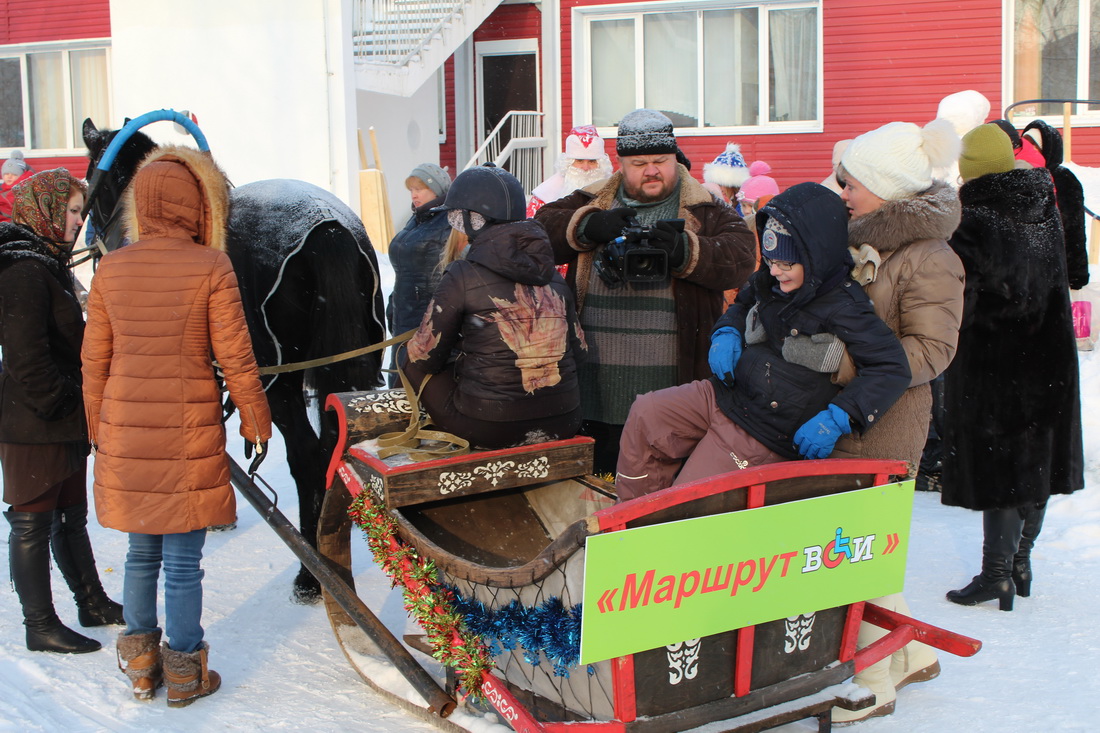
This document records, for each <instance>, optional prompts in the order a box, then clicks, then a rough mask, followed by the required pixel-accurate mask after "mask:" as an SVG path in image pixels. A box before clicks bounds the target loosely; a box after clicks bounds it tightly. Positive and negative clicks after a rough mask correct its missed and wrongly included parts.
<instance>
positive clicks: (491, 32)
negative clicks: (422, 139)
mask: <svg viewBox="0 0 1100 733" xmlns="http://www.w3.org/2000/svg"><path fill="white" fill-rule="evenodd" d="M518 38H534V39H536V40H537V41H538V47H539V59H540V61H539V63H540V66H541V63H542V62H541V59H542V11H541V10H539V7H538V6H537V5H534V4H533V3H524V4H521V5H501V6H499V7H498V8H497V9H496V10H494V11H493V12H492V14H491V15H490V16H489V17H488V18H486V20H485V22H484V23H482V24H481V26H479V27H478V29H477V30H476V31H474V38H473V40H474V43H478V42H480V41H510V40H515V39H518ZM444 68H445V72H444V73H445V79H446V82H445V86H446V91H445V96H446V102H447V112H446V119H447V142H446V143H444V144H443V145H440V146H439V164H440V165H441V166H444V167H446V166H450V168H449V169H448V170H450V171H451V172H452V175H458V173H459V169H458V167H457V166H458V165H465V164H466V161H465V160H463V161H456V160H455V157H456V156H455V126H454V125H455V107H454V102H455V85H454V58H453V57H452V58H450V59H448V60H447V63H446V66H445V67H444ZM469 106H470V108H471V109H472V114H474V115H476V114H477V110H476V109H473V108H474V107H476V102H475V100H473V99H471V100H469Z"/></svg>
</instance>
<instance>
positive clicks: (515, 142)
mask: <svg viewBox="0 0 1100 733" xmlns="http://www.w3.org/2000/svg"><path fill="white" fill-rule="evenodd" d="M505 129H507V130H508V133H509V134H508V138H507V142H504V135H503V134H502V130H505ZM546 144H547V142H546V138H545V137H543V136H542V112H531V111H515V110H513V111H511V112H509V113H508V114H506V115H504V117H502V118H501V120H500V122H498V123H497V124H496V127H494V128H493V131H492V132H490V133H489V135H488V136H487V137H486V138H485V142H483V143H482V144H481V147H480V148H478V149H477V152H475V153H474V155H473V157H472V158H470V160H469V161H468V162H467V163H466V166H465V167H464V168H463V170H465V169H466V168H472V167H474V166H477V165H482V164H484V163H492V164H493V165H496V166H499V167H501V168H504V169H506V170H507V171H508V172H509V173H511V174H512V175H513V176H515V177H516V178H518V179H519V181H520V183H522V184H523V190H524V191H525V192H526V193H530V192H531V189H533V188H534V187H535V186H537V185H539V183H541V182H542V179H543V178H545V176H544V174H543V149H544V148H545V147H546Z"/></svg>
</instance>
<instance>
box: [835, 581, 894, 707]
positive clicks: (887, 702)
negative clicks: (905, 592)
mask: <svg viewBox="0 0 1100 733" xmlns="http://www.w3.org/2000/svg"><path fill="white" fill-rule="evenodd" d="M899 597H900V594H897V593H895V594H894V595H890V596H883V597H882V598H876V599H874V600H872V601H871V603H874V604H875V605H877V606H882V607H883V608H885V609H887V610H890V611H892V610H894V608H895V604H896V600H897V598H899ZM888 633H889V632H888V631H887V630H886V629H884V628H882V627H880V626H875V625H874V624H872V623H868V622H866V621H863V622H862V623H860V625H859V634H858V635H857V636H856V647H857V648H858V649H863V648H864V647H867V646H870V645H871V644H873V643H874V642H876V641H878V640H879V639H881V638H882V637H884V636H886V634H888ZM891 662H892V657H885V658H883V659H880V660H879V661H877V662H875V663H874V664H872V665H870V666H869V667H867V668H866V669H864V670H863V671H861V672H857V673H856V675H855V677H854V678H853V679H852V681H853V682H855V683H856V684H857V685H859V686H860V687H864V688H866V689H868V690H870V691H871V692H873V693H875V704H874V705H872V706H871V707H869V708H864V709H863V710H845V709H844V708H839V707H834V708H833V715H832V718H833V725H835V726H838V727H840V726H845V725H851V724H852V723H858V722H859V721H861V720H866V719H867V718H877V717H880V716H883V715H890V714H891V713H893V712H894V704H895V703H894V701H895V700H896V699H897V696H898V695H897V689H895V687H894V682H893V680H892V679H891V677H890V664H891Z"/></svg>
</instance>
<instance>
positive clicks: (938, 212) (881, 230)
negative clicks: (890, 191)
mask: <svg viewBox="0 0 1100 733" xmlns="http://www.w3.org/2000/svg"><path fill="white" fill-rule="evenodd" d="M961 218H962V205H961V204H960V203H959V195H958V194H957V193H956V192H955V189H953V188H952V187H951V186H948V185H947V184H946V183H943V182H941V181H937V182H936V183H935V184H933V185H932V188H930V189H928V190H927V191H925V192H923V193H919V194H916V195H915V196H911V197H909V198H904V199H896V200H892V201H886V202H885V203H883V204H882V206H880V207H879V208H877V209H875V210H874V211H872V212H871V213H870V214H867V215H865V216H861V217H860V218H858V219H852V220H851V221H849V222H848V244H849V245H850V246H853V247H856V248H857V249H858V248H859V247H860V245H864V244H870V245H871V246H872V247H874V248H875V249H876V250H878V252H879V253H881V254H883V255H885V254H886V253H887V252H893V251H894V250H897V249H901V248H902V247H904V246H905V245H907V244H912V243H913V242H918V241H920V240H922V239H943V240H947V239H950V238H951V235H952V233H954V231H955V229H956V228H957V227H958V226H959V221H960V219H961Z"/></svg>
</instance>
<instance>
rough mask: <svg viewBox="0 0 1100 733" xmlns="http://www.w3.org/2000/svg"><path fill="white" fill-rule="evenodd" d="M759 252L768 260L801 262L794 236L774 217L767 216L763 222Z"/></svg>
mask: <svg viewBox="0 0 1100 733" xmlns="http://www.w3.org/2000/svg"><path fill="white" fill-rule="evenodd" d="M760 254H761V255H762V256H764V257H767V258H768V259H769V260H778V261H779V262H801V261H802V258H801V257H799V255H798V248H797V247H795V245H794V237H792V236H791V233H790V232H788V231H787V230H786V229H785V228H784V227H783V225H782V224H780V223H779V222H778V221H776V220H775V218H774V217H768V220H767V221H766V222H765V223H764V233H763V235H761V237H760Z"/></svg>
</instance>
